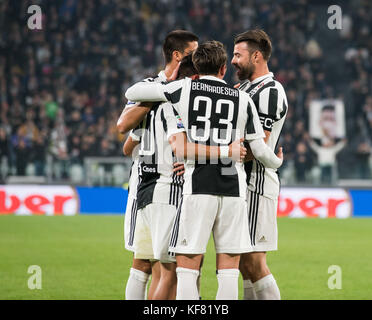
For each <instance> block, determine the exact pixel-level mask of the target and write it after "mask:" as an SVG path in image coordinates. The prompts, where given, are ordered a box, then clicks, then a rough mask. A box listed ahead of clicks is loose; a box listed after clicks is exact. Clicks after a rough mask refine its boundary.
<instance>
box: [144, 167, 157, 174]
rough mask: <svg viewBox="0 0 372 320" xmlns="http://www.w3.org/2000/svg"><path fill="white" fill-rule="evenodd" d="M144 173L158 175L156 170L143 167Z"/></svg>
mask: <svg viewBox="0 0 372 320" xmlns="http://www.w3.org/2000/svg"><path fill="white" fill-rule="evenodd" d="M142 171H143V172H147V173H156V169H155V168H151V167H146V166H143V167H142Z"/></svg>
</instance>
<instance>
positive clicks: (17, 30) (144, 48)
mask: <svg viewBox="0 0 372 320" xmlns="http://www.w3.org/2000/svg"><path fill="white" fill-rule="evenodd" d="M31 4H39V5H40V6H41V8H42V10H43V29H42V30H41V31H38V30H29V29H28V27H27V18H28V16H29V15H28V14H27V7H28V6H29V5H31ZM339 4H340V5H341V7H342V10H343V28H342V30H329V29H328V28H327V19H328V17H329V15H327V6H326V5H324V4H322V2H320V1H315V2H313V1H307V0H300V1H296V2H294V1H270V2H269V1H253V0H234V1H228V0H126V1H122V0H80V1H78V0H54V1H42V0H39V1H37V0H33V1H27V0H19V1H13V0H5V1H1V3H0V27H1V28H0V30H1V38H0V104H1V113H0V155H1V161H2V162H1V163H2V165H4V166H5V167H7V168H8V170H7V172H5V173H4V170H2V173H3V175H9V174H15V175H25V174H26V171H27V167H28V164H30V163H32V164H33V165H34V174H36V175H45V168H46V159H47V157H48V156H49V157H52V159H53V160H54V162H56V163H59V164H60V167H61V168H62V170H60V171H59V174H55V178H68V177H69V175H70V172H69V167H70V166H71V164H80V165H81V164H83V159H84V158H85V157H89V156H100V157H108V156H120V155H121V146H122V141H123V137H122V136H120V135H119V134H118V133H117V131H116V121H117V119H118V117H119V115H120V113H121V111H122V108H123V105H124V102H125V101H123V99H124V97H123V92H124V90H125V89H126V88H127V87H128V86H129V85H130V84H132V83H133V82H136V81H139V80H141V79H142V78H144V77H146V76H150V75H154V74H156V73H157V72H158V71H159V70H160V69H161V68H162V66H163V57H162V52H161V45H162V41H163V39H164V37H165V35H166V34H167V33H168V32H169V31H171V30H173V29H187V30H190V31H193V32H194V33H196V34H197V35H198V36H199V37H200V41H204V40H207V39H216V40H219V41H222V42H223V43H224V44H225V45H226V47H227V49H228V52H229V53H230V57H231V53H232V52H233V38H234V36H235V35H236V34H238V33H240V32H242V31H244V30H247V29H249V28H254V27H260V28H263V29H264V30H265V31H266V32H267V33H268V34H269V35H270V37H271V38H272V43H273V54H272V58H271V61H270V63H269V67H270V69H271V71H273V72H274V75H275V76H276V78H277V79H278V80H279V81H280V82H281V83H282V84H283V86H284V88H285V89H286V91H287V96H288V103H289V113H288V117H287V120H286V123H285V126H284V130H283V133H282V136H281V143H280V144H281V145H283V147H284V152H285V159H286V168H284V171H285V170H286V169H287V172H289V173H287V180H288V181H289V182H293V183H296V182H300V183H306V182H313V176H312V173H313V171H314V170H313V169H314V168H316V165H317V161H316V160H317V158H316V155H315V153H314V152H313V151H312V150H311V148H310V147H309V134H308V107H309V102H310V101H311V100H312V99H315V98H342V99H343V100H344V102H345V106H346V119H347V122H346V129H347V135H348V136H347V145H346V147H345V148H344V149H343V150H342V151H341V152H340V153H339V154H338V172H339V177H340V178H368V177H370V165H369V161H370V155H371V142H372V141H371V140H372V18H371V17H372V5H371V2H370V1H367V0H366V1H361V0H356V1H352V2H351V1H341V2H340V1H339ZM226 80H227V81H228V82H230V83H236V82H237V80H236V78H235V77H234V69H233V68H232V67H231V66H229V72H228V74H227V78H226Z"/></svg>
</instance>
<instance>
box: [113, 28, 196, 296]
mask: <svg viewBox="0 0 372 320" xmlns="http://www.w3.org/2000/svg"><path fill="white" fill-rule="evenodd" d="M197 45H198V37H197V36H196V35H195V34H193V33H192V32H189V31H185V30H175V31H172V32H170V33H169V34H168V35H167V36H166V38H165V40H164V43H163V54H164V57H165V63H166V66H165V69H164V70H162V71H160V73H159V74H158V76H157V77H155V78H148V79H147V80H146V81H151V82H161V81H166V80H167V78H168V77H170V76H171V75H172V74H173V72H174V70H175V69H176V68H177V67H178V64H179V62H180V61H181V60H182V58H183V57H184V56H186V55H188V54H190V52H192V51H193V50H195V48H196V47H197ZM149 106H151V105H149V104H144V103H133V102H131V101H128V103H127V105H126V106H125V108H124V110H123V112H122V114H121V115H120V118H119V120H118V122H117V128H118V131H119V132H121V133H123V134H124V133H127V132H129V131H130V130H132V129H135V128H136V127H137V126H138V125H139V124H140V122H141V121H142V120H143V118H144V117H145V116H146V114H147V113H148V111H149V108H148V107H149ZM139 140H140V137H139V136H138V135H136V134H135V133H134V132H133V131H132V132H131V133H130V135H129V138H128V139H127V141H126V143H125V145H124V153H125V154H126V155H131V154H132V150H134V149H135V146H136V145H138V143H139ZM133 160H134V161H133V164H132V169H131V178H130V181H129V196H128V204H127V208H126V215H125V223H124V238H125V247H126V249H128V250H130V251H134V248H133V241H134V232H135V227H136V219H137V202H136V198H137V184H138V158H137V155H136V154H134V157H133ZM151 273H152V280H151V285H150V289H149V294H148V298H149V299H152V298H153V294H154V292H155V290H156V287H157V284H158V282H159V279H160V266H159V264H158V263H154V264H153V265H152V266H151V263H150V261H148V260H143V259H135V258H133V263H132V268H131V270H130V275H129V279H128V282H127V286H126V291H125V292H126V299H128V300H143V299H145V297H146V287H147V281H148V279H149V275H150V274H151Z"/></svg>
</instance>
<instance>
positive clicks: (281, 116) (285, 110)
mask: <svg viewBox="0 0 372 320" xmlns="http://www.w3.org/2000/svg"><path fill="white" fill-rule="evenodd" d="M287 109H288V106H287V105H286V103H285V101H284V100H283V110H282V112H281V113H280V119H281V118H283V117H284V116H285V114H286V113H287Z"/></svg>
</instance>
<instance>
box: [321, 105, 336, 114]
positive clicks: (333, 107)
mask: <svg viewBox="0 0 372 320" xmlns="http://www.w3.org/2000/svg"><path fill="white" fill-rule="evenodd" d="M323 111H335V106H334V105H329V104H327V105H325V106H323V107H322V112H323Z"/></svg>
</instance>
